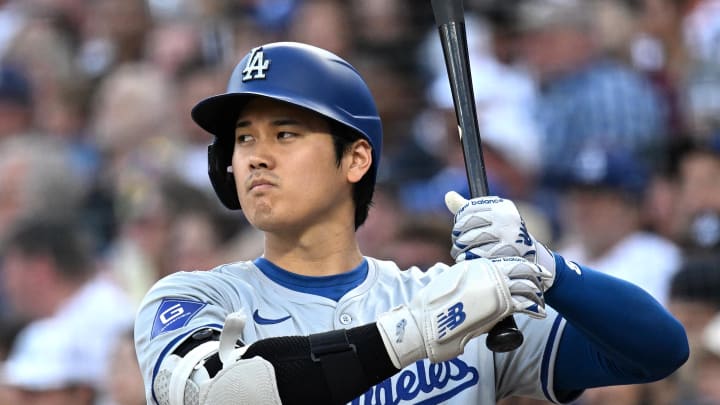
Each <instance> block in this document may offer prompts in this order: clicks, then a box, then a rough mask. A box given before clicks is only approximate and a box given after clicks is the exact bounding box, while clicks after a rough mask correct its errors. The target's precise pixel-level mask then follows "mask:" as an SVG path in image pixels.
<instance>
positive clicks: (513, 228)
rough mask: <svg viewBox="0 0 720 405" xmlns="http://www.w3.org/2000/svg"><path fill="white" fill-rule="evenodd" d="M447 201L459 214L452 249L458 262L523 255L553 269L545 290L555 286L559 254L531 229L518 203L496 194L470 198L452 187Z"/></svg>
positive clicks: (446, 196) (453, 232)
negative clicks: (556, 263) (532, 232)
mask: <svg viewBox="0 0 720 405" xmlns="http://www.w3.org/2000/svg"><path fill="white" fill-rule="evenodd" d="M445 205H447V207H448V209H449V210H450V212H452V213H453V214H454V215H455V225H454V226H453V230H452V248H451V250H450V254H451V255H452V257H453V258H454V259H455V262H461V261H463V260H468V259H476V258H478V257H484V258H488V259H492V258H497V257H508V256H520V257H523V258H525V259H527V260H530V261H531V262H533V263H536V264H539V265H541V266H542V267H543V268H545V269H546V270H547V271H549V272H550V273H551V274H552V275H553V277H551V278H549V279H546V280H545V281H544V284H543V291H547V290H548V289H550V287H552V284H553V281H555V277H554V276H555V257H554V255H553V253H552V251H551V250H550V249H548V248H547V247H546V246H545V245H543V244H542V243H540V242H538V241H537V240H535V238H533V236H532V235H531V234H530V232H528V230H527V227H526V226H525V221H524V220H523V219H522V217H521V216H520V213H519V212H518V209H517V207H516V206H515V203H513V202H512V201H510V200H507V199H503V198H500V197H494V196H490V197H479V198H473V199H471V200H466V199H465V198H463V196H461V195H460V194H458V193H456V192H455V191H450V192H448V193H447V194H445Z"/></svg>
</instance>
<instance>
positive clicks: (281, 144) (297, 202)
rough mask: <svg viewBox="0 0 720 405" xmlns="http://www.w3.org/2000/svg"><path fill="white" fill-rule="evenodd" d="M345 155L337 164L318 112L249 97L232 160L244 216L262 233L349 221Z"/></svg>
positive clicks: (327, 130)
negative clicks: (339, 163) (329, 222)
mask: <svg viewBox="0 0 720 405" xmlns="http://www.w3.org/2000/svg"><path fill="white" fill-rule="evenodd" d="M368 153H369V149H368ZM348 155H349V156H352V154H346V156H344V157H343V160H342V162H341V165H340V167H338V165H337V159H336V155H335V149H334V146H333V140H332V136H331V135H330V127H329V124H328V122H327V121H326V120H325V119H324V118H323V117H322V116H320V115H318V114H316V113H313V112H311V111H308V110H305V109H301V108H298V107H295V106H292V105H289V104H287V103H282V102H278V101H274V100H270V99H267V98H256V99H254V100H252V101H251V102H249V103H248V104H247V106H246V107H245V108H244V109H243V111H242V112H241V113H240V116H239V117H238V120H237V126H236V129H235V147H234V151H233V159H232V167H233V173H234V176H235V183H236V185H237V192H238V197H239V199H240V205H241V206H242V209H243V212H244V214H245V216H246V217H247V219H248V221H250V223H251V224H253V225H254V226H255V227H257V228H258V229H260V230H263V231H266V232H302V231H303V230H305V229H307V228H308V227H311V226H313V225H319V224H325V225H327V222H328V221H350V222H352V221H353V213H354V206H353V203H352V192H351V190H352V188H351V187H352V185H351V183H350V181H352V178H353V176H354V174H353V173H352V171H353V169H351V168H350V166H351V165H350V164H349V161H350V159H351V157H347V156H348Z"/></svg>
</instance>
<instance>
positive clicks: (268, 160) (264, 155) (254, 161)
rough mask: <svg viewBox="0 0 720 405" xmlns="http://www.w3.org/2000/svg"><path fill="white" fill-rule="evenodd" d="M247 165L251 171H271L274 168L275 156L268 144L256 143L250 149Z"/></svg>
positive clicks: (263, 142) (270, 145)
mask: <svg viewBox="0 0 720 405" xmlns="http://www.w3.org/2000/svg"><path fill="white" fill-rule="evenodd" d="M248 164H249V166H250V169H251V170H257V169H272V168H274V167H275V154H274V152H273V146H272V144H271V143H270V142H265V141H258V142H256V143H255V145H254V146H253V148H252V152H251V153H250V156H249V159H248Z"/></svg>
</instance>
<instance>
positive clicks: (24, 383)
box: [1, 320, 102, 405]
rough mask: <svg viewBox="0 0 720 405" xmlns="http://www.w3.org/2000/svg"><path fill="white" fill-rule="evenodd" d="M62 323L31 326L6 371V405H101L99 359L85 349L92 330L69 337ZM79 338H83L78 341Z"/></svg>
mask: <svg viewBox="0 0 720 405" xmlns="http://www.w3.org/2000/svg"><path fill="white" fill-rule="evenodd" d="M69 332H71V330H70V329H69V325H67V324H63V323H60V322H58V320H43V321H38V322H34V323H32V324H30V325H29V326H28V327H27V328H26V329H24V330H23V331H22V332H21V333H20V335H19V336H18V338H17V340H16V344H15V347H14V349H13V351H12V353H11V356H10V358H9V359H8V361H7V362H6V363H5V366H4V368H3V377H2V381H1V383H2V384H3V387H4V390H5V395H6V398H5V400H6V401H7V402H5V403H6V404H8V405H10V404H23V405H101V404H102V402H101V400H100V397H101V393H100V392H99V391H98V389H97V384H98V382H97V380H98V376H97V375H96V374H95V373H97V372H98V367H97V365H96V364H93V362H96V361H97V359H96V358H93V357H92V356H90V355H89V351H88V350H85V349H84V348H83V345H84V344H85V340H83V338H85V339H87V338H88V337H90V336H92V335H93V334H94V331H93V330H91V329H88V330H85V331H84V333H83V334H82V335H80V336H78V335H79V334H78V333H74V336H73V333H69ZM78 338H80V339H79V340H78Z"/></svg>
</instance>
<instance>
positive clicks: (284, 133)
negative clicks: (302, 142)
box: [277, 131, 297, 140]
mask: <svg viewBox="0 0 720 405" xmlns="http://www.w3.org/2000/svg"><path fill="white" fill-rule="evenodd" d="M296 136H297V134H296V133H294V132H288V131H280V132H278V134H277V138H278V139H280V140H283V139H291V138H295V137H296Z"/></svg>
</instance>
